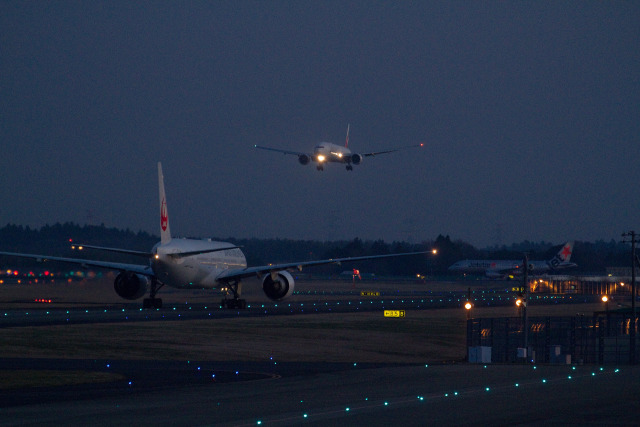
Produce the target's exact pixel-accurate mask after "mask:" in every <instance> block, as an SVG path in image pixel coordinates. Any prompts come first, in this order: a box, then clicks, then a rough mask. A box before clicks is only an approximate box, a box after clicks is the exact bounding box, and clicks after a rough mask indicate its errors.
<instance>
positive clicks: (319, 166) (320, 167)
mask: <svg viewBox="0 0 640 427" xmlns="http://www.w3.org/2000/svg"><path fill="white" fill-rule="evenodd" d="M316 169H318V170H319V171H323V170H324V168H323V167H322V165H318V166H317V167H316Z"/></svg>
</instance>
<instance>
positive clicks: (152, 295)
mask: <svg viewBox="0 0 640 427" xmlns="http://www.w3.org/2000/svg"><path fill="white" fill-rule="evenodd" d="M163 286H164V284H161V285H160V286H158V279H156V278H155V277H153V278H152V279H151V290H150V291H149V298H145V299H144V300H143V301H142V308H162V298H156V294H157V293H158V291H159V290H160V288H161V287H163Z"/></svg>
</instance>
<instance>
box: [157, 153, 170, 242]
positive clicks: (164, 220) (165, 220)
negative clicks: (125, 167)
mask: <svg viewBox="0 0 640 427" xmlns="http://www.w3.org/2000/svg"><path fill="white" fill-rule="evenodd" d="M158 187H159V188H160V243H161V244H163V245H164V244H166V243H169V242H170V241H171V231H170V229H169V213H168V211H167V198H166V195H165V193H164V176H163V175H162V163H160V162H158Z"/></svg>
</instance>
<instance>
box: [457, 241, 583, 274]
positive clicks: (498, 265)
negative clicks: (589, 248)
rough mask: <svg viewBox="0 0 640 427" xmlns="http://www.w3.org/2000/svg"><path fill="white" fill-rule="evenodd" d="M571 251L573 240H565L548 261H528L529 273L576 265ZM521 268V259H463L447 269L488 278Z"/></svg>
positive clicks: (520, 271)
mask: <svg viewBox="0 0 640 427" xmlns="http://www.w3.org/2000/svg"><path fill="white" fill-rule="evenodd" d="M572 252H573V242H567V243H565V244H564V245H563V246H562V249H560V251H559V252H558V253H557V254H556V255H555V256H554V257H553V258H551V259H550V260H548V261H528V263H527V264H528V270H529V273H530V274H541V273H544V272H547V271H550V270H559V269H563V268H569V267H577V264H575V263H573V262H570V260H571V253H572ZM522 268H523V262H522V260H484V259H465V260H462V261H458V262H456V263H455V264H453V265H452V266H451V267H449V270H451V271H460V272H463V273H484V274H485V275H486V276H487V277H490V278H509V277H513V276H514V275H518V274H521V273H522Z"/></svg>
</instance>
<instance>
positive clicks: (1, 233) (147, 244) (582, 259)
mask: <svg viewBox="0 0 640 427" xmlns="http://www.w3.org/2000/svg"><path fill="white" fill-rule="evenodd" d="M212 240H221V241H226V242H230V243H232V244H235V245H237V246H240V247H241V248H242V251H243V252H244V254H245V256H246V258H247V263H248V264H249V265H264V264H269V263H280V262H291V261H307V260H316V259H325V258H344V257H358V256H368V255H383V254H389V253H399V252H418V251H431V250H432V249H436V251H437V254H436V255H433V254H431V253H428V254H425V255H419V256H408V257H397V258H383V259H379V260H370V261H362V262H357V263H353V264H349V265H346V264H345V265H344V266H336V265H329V266H324V267H317V268H313V270H307V271H311V272H313V273H318V274H339V273H340V272H342V271H347V270H350V269H351V268H358V269H359V270H360V271H361V272H362V273H363V274H370V273H374V274H376V275H379V276H415V275H417V274H421V275H443V274H448V273H449V272H448V270H447V269H448V267H449V266H450V265H452V264H453V263H455V262H456V261H459V260H461V259H522V257H523V254H524V253H527V254H528V256H529V259H532V260H547V259H550V258H552V257H553V256H554V255H555V254H556V253H557V252H558V250H559V249H560V248H561V246H562V244H564V242H558V243H557V244H553V243H550V242H544V241H541V242H532V241H523V242H520V243H514V244H512V245H510V246H506V245H502V246H494V247H490V248H483V249H478V248H475V247H474V246H473V245H471V244H469V243H467V242H465V241H463V240H453V239H451V238H450V237H449V236H448V235H439V236H437V237H436V238H435V239H434V240H432V241H423V242H421V243H408V242H391V243H388V242H385V241H383V240H362V239H360V238H355V239H353V240H341V241H315V240H291V239H258V238H248V239H247V238H245V239H242V238H234V237H227V238H212ZM158 241H159V237H158V236H155V235H152V234H149V233H147V232H144V231H138V232H134V231H131V230H129V229H125V230H120V229H116V228H108V227H106V226H104V225H100V226H96V225H84V226H80V225H78V224H74V223H64V224H60V223H56V224H54V225H45V226H43V227H41V228H39V229H33V228H30V227H28V226H21V225H14V224H7V225H6V226H5V227H3V228H0V250H2V251H7V252H24V253H34V254H43V255H52V256H66V257H76V258H77V257H89V258H91V257H96V256H97V254H96V253H88V252H87V251H84V252H83V253H80V252H78V251H72V250H71V245H72V244H73V243H82V244H91V245H97V246H105V247H114V248H126V249H132V250H139V251H148V250H150V249H151V248H152V247H153V245H154V244H156V243H157V242H158ZM99 256H100V257H101V258H104V259H105V260H109V261H118V262H130V263H140V259H139V258H134V259H132V258H131V257H128V256H126V255H122V254H115V253H105V252H103V253H100V254H99ZM571 261H572V262H575V263H577V264H578V268H576V269H572V270H570V271H569V272H568V274H603V273H604V272H605V270H606V267H626V266H630V265H631V249H630V245H629V244H626V243H623V242H620V241H614V240H611V241H608V242H605V241H602V240H600V241H596V242H575V246H574V251H573V255H572V258H571ZM33 264H34V261H32V260H28V259H18V258H15V257H6V256H5V257H2V256H0V270H2V269H6V268H9V267H11V266H13V268H18V267H26V266H32V265H33Z"/></svg>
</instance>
